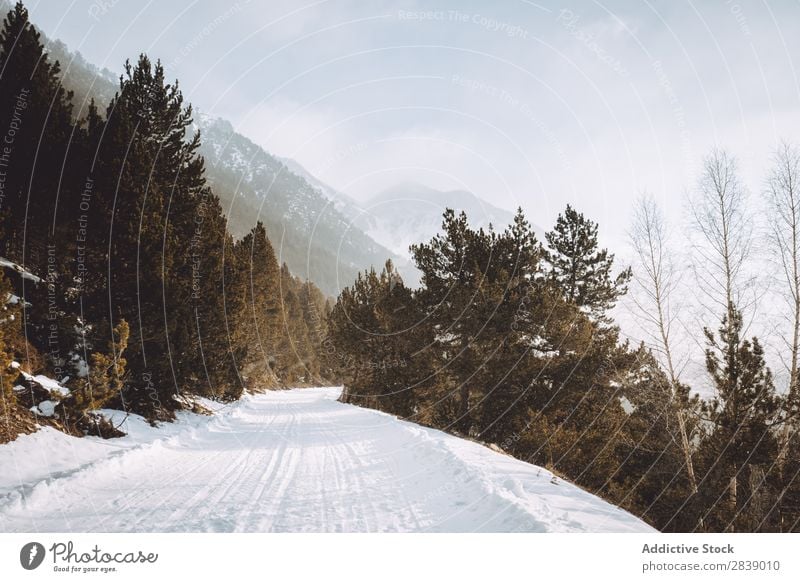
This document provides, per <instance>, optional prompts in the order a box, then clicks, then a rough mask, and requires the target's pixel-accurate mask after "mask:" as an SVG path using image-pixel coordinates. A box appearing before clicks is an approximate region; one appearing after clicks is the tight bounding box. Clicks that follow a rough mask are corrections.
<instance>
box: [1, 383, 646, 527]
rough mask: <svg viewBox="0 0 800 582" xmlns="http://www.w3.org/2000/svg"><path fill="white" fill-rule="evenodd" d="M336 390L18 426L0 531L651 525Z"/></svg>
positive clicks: (5, 477)
mask: <svg viewBox="0 0 800 582" xmlns="http://www.w3.org/2000/svg"><path fill="white" fill-rule="evenodd" d="M338 395H339V389H336V388H314V389H299V390H291V391H284V392H268V393H266V394H261V395H252V396H246V397H245V398H244V399H242V400H241V401H239V402H237V403H235V404H232V405H230V406H226V407H221V408H219V409H218V410H217V412H216V414H215V415H214V416H210V417H205V416H197V415H193V414H189V413H183V414H181V416H180V417H179V420H178V422H176V423H173V424H165V425H162V426H161V427H160V428H157V429H156V428H152V427H150V426H149V425H147V424H146V423H144V422H143V421H142V420H141V419H139V418H136V417H128V418H127V420H126V422H125V426H124V427H123V428H125V429H126V430H127V431H128V432H129V434H128V436H127V437H124V438H122V439H114V440H107V441H103V440H100V439H96V438H84V439H76V438H73V437H70V436H67V435H64V434H63V433H60V432H57V431H55V430H52V429H42V430H40V431H39V432H37V433H35V434H32V435H26V436H21V437H20V438H18V439H17V440H16V441H14V442H12V443H10V444H7V445H3V446H0V467H2V472H0V531H3V532H22V531H25V532H34V531H37V532H38V531H46V532H56V531H78V532H94V531H103V532H107V531H114V532H116V531H132V532H135V531H156V532H162V531H163V532H172V531H223V532H227V531H245V532H336V531H363V532H386V531H402V532H407V531H413V532H422V531H446V532H461V531H468V532H475V531H480V532H485V531H490V532H498V531H500V532H506V531H509V532H510V531H524V532H547V531H559V532H563V531H566V532H586V531H588V532H605V531H619V532H646V531H652V530H651V528H650V527H649V526H647V525H646V524H644V523H643V522H642V521H640V520H639V519H637V518H635V517H633V516H632V515H630V514H629V513H626V512H625V511H622V510H620V509H618V508H616V507H614V506H612V505H610V504H608V503H606V502H604V501H602V500H601V499H599V498H597V497H595V496H593V495H591V494H589V493H587V492H585V491H583V490H581V489H579V488H578V487H575V486H573V485H571V484H569V483H566V482H564V481H561V480H554V479H553V478H552V474H551V473H549V472H548V471H546V470H544V469H541V468H539V467H536V466H534V465H529V464H527V463H523V462H521V461H518V460H515V459H513V458H511V457H508V456H506V455H503V454H501V453H497V452H495V451H492V450H491V449H488V448H486V447H483V446H481V445H478V444H476V443H473V442H470V441H466V440H463V439H459V438H456V437H452V436H449V435H447V434H444V433H442V432H439V431H436V430H430V429H426V428H422V427H420V426H417V425H415V424H412V423H408V422H403V421H399V420H397V419H396V418H394V417H392V416H389V415H386V414H383V413H380V412H375V411H371V410H366V409H362V408H357V407H354V406H348V405H344V404H341V403H339V402H336V398H337V397H338ZM122 418H123V417H122V416H119V415H118V417H117V419H116V421H117V422H118V423H119V422H121V421H122Z"/></svg>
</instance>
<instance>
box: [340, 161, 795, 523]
mask: <svg viewBox="0 0 800 582" xmlns="http://www.w3.org/2000/svg"><path fill="white" fill-rule="evenodd" d="M793 159H795V160H796V159H797V158H796V157H795V158H793ZM785 160H786V158H784V161H785ZM791 168H792V179H794V178H796V177H798V174H797V164H796V163H795V164H794V166H791ZM734 172H735V167H734V166H732V165H731V163H730V159H729V158H727V157H726V156H725V155H724V154H723V153H720V152H715V153H714V154H713V155H712V156H710V157H709V158H708V159H707V160H706V173H705V175H704V181H703V184H705V185H706V186H707V188H706V189H705V190H703V192H704V196H703V199H702V201H701V204H700V205H699V206H698V208H702V209H703V211H702V213H701V214H699V215H698V216H699V217H700V218H701V219H702V222H701V224H700V226H701V228H700V232H701V233H707V234H708V235H709V236H710V237H711V238H710V240H709V241H707V247H706V248H707V249H709V251H708V252H709V253H711V254H713V253H717V256H709V262H708V264H709V265H712V266H713V265H719V266H720V272H719V273H714V272H711V271H710V270H709V271H708V272H706V275H707V276H708V277H709V280H710V281H714V282H716V283H718V284H719V285H718V286H717V287H713V286H711V287H709V288H707V289H706V291H707V292H708V293H709V296H715V297H717V298H718V302H717V305H721V306H722V307H721V309H720V310H719V313H718V318H719V324H718V326H717V328H715V329H705V330H701V331H702V332H703V333H704V335H705V339H706V368H707V373H708V375H709V377H710V378H711V381H712V383H713V387H714V389H715V390H714V394H715V395H714V396H713V397H712V398H710V399H708V400H703V399H701V398H700V397H699V396H698V394H697V391H693V390H691V389H690V386H688V385H687V384H686V383H684V382H683V381H682V380H681V378H680V371H679V369H678V368H677V366H676V365H675V361H674V358H673V357H672V355H671V354H672V351H674V345H673V344H674V342H675V339H674V337H672V336H671V335H670V321H669V320H668V318H669V314H668V310H669V294H670V293H671V291H672V290H673V286H672V282H671V281H670V280H669V278H668V272H667V268H666V267H667V258H668V256H669V255H668V253H669V250H668V249H667V248H665V247H664V246H663V242H664V240H663V222H662V219H661V218H660V215H659V213H658V209H657V207H656V206H655V205H654V204H653V203H652V201H649V200H643V201H642V203H641V205H640V208H639V211H638V213H637V222H636V227H635V228H634V233H635V234H634V235H633V236H634V243H635V244H634V246H635V247H636V249H637V251H638V254H639V257H640V258H641V264H640V265H637V271H636V272H632V271H631V270H630V269H615V268H614V257H613V255H611V254H610V253H608V252H607V251H606V250H604V249H601V248H599V244H598V238H597V237H598V225H597V224H596V223H594V222H592V221H591V220H589V219H587V218H586V217H585V216H583V215H582V214H580V213H579V212H577V211H576V210H575V209H573V208H572V207H570V206H568V207H567V208H566V210H565V211H564V212H563V213H562V214H561V215H560V216H559V217H558V220H557V222H556V224H555V226H554V228H553V229H552V230H551V231H550V232H547V233H546V234H545V239H546V240H545V241H539V240H537V238H536V236H535V234H534V233H533V231H532V229H531V227H530V225H529V223H528V221H527V220H526V218H525V216H524V214H523V213H522V211H521V210H520V211H519V212H518V213H517V215H516V218H515V220H514V224H513V225H512V226H510V227H509V228H508V229H506V230H505V231H503V232H495V231H493V230H491V229H489V230H483V229H479V230H474V229H471V228H470V227H469V226H468V223H467V217H466V216H464V215H463V214H461V215H456V214H455V213H454V212H452V211H449V212H447V213H446V214H445V215H444V221H443V224H442V232H441V233H440V234H438V235H437V236H435V237H434V238H433V239H431V240H430V241H429V242H428V243H425V244H420V245H416V246H414V247H413V249H412V250H413V257H414V261H415V263H416V266H417V268H418V269H419V270H420V271H421V272H422V285H421V287H420V288H419V289H410V288H408V287H406V286H405V285H404V283H403V281H402V279H401V277H400V276H399V275H398V274H397V273H396V271H395V269H394V267H393V265H392V264H391V262H389V263H387V264H386V267H385V269H384V270H383V271H382V272H380V273H378V272H375V271H370V272H366V273H363V274H362V275H361V276H359V278H358V279H357V281H356V282H355V283H354V284H353V285H352V286H350V287H348V288H347V289H345V290H344V291H343V292H342V294H341V296H340V297H339V299H338V301H337V303H336V305H335V307H334V308H333V311H332V313H331V319H330V334H331V343H332V345H333V346H335V350H336V352H337V354H338V357H339V361H341V362H343V365H344V368H345V370H344V375H345V380H344V382H345V392H344V393H343V396H342V399H343V400H344V401H346V402H351V403H354V404H358V405H360V406H367V407H371V408H377V409H380V410H383V411H386V412H389V413H391V414H395V415H398V416H400V417H402V418H407V419H409V420H412V421H414V422H418V423H422V424H425V425H428V426H432V427H436V428H440V429H443V430H445V431H448V432H452V433H455V434H458V435H462V436H466V437H471V438H474V439H477V440H479V441H483V442H488V443H496V444H498V445H499V446H501V447H502V448H503V449H504V450H505V451H506V452H508V453H510V454H512V455H513V456H515V457H517V458H519V459H522V460H525V461H528V462H531V463H535V464H538V465H541V466H544V467H546V468H548V469H550V470H552V471H554V472H556V473H558V474H561V475H563V476H565V477H566V478H567V479H569V480H571V481H573V482H575V483H577V484H579V485H581V486H582V487H584V488H586V489H587V490H589V491H590V492H593V493H595V494H598V495H600V496H602V497H604V498H606V499H608V500H610V501H612V502H613V503H616V504H619V505H620V506H622V507H624V508H625V509H627V510H628V511H630V512H631V513H633V514H634V515H637V516H639V517H641V518H642V519H644V520H645V521H647V522H649V523H651V524H652V525H653V526H654V527H656V528H658V529H660V530H662V531H678V532H691V531H710V532H722V531H797V530H798V528H800V504H798V501H800V499H799V498H798V494H800V480H798V479H797V478H796V477H797V473H798V456H797V450H798V449H797V431H798V427H799V426H800V419H798V415H797V407H798V402H797V387H796V371H794V372H793V375H792V378H794V379H795V380H793V384H792V387H791V388H790V389H789V390H788V391H786V392H785V393H779V392H778V391H777V390H776V388H775V385H774V382H773V379H772V374H771V372H770V370H769V369H768V368H767V366H766V364H765V359H764V348H763V346H762V345H761V343H760V342H759V340H758V338H755V337H753V338H748V337H746V335H745V332H744V331H743V324H742V321H743V320H742V311H741V307H740V304H739V303H737V297H738V295H737V293H736V291H735V288H736V279H737V269H738V266H739V265H740V264H741V261H740V259H741V257H740V256H739V255H735V253H740V252H741V251H742V249H743V248H744V243H743V242H742V239H741V237H739V235H738V234H735V232H736V231H735V230H734V229H736V228H739V231H738V232H744V231H743V230H742V229H741V225H734V224H732V223H731V221H732V220H738V219H740V218H741V217H742V213H743V211H744V209H743V207H742V205H741V203H742V200H741V196H740V192H738V191H736V190H735V189H734V186H733V180H734V179H735V176H734ZM784 177H786V176H785V173H784ZM789 182H791V180H788V181H787V180H784V182H783V183H784V184H786V183H789ZM737 196H738V198H737ZM703 204H705V206H703ZM788 207H789V208H794V214H791V213H790V215H791V216H794V217H795V222H794V224H795V225H796V224H798V223H797V222H796V217H797V210H796V206H792V205H789V206H788ZM784 208H786V206H785V205H784ZM789 224H790V225H791V222H790V223H789ZM791 232H792V231H791V229H790V230H789V234H790V235H791ZM782 240H783V241H784V242H789V241H791V240H792V238H791V236H789V237H784V238H783V239H782ZM795 240H796V239H795ZM790 248H791V249H793V250H792V251H791V252H790V250H789V249H790ZM785 250H786V252H785V254H784V256H786V257H791V256H794V257H795V258H794V265H797V257H798V256H800V255H798V253H797V245H796V242H795V243H794V246H793V247H791V246H790V247H787V248H786V249H785ZM792 253H794V254H793V255H792ZM737 261H739V262H737ZM790 272H791V271H790ZM794 272H795V273H796V272H797V270H796V268H795V271H794ZM634 274H635V275H636V282H637V284H639V285H641V286H643V287H644V289H645V291H646V293H645V294H644V301H643V302H642V303H641V304H640V307H641V308H642V309H643V310H644V312H645V313H646V315H647V321H648V322H649V323H650V324H652V327H653V333H654V337H657V338H658V339H657V341H656V342H655V343H654V344H653V345H646V344H644V343H642V344H639V345H631V344H630V343H629V342H627V341H623V340H621V337H620V330H619V328H618V327H617V325H616V324H615V323H614V321H613V319H612V318H611V315H610V312H611V309H612V307H614V305H615V303H616V302H617V301H618V300H619V299H620V298H621V297H622V296H623V295H624V294H626V293H627V291H628V287H629V284H630V283H631V281H632V278H633V277H634ZM795 297H796V295H795ZM796 313H797V312H795V314H796ZM795 341H796V340H795ZM796 349H797V344H796V343H795V347H794V350H795V352H793V353H796ZM795 359H796V358H794V359H793V361H794V360H795Z"/></svg>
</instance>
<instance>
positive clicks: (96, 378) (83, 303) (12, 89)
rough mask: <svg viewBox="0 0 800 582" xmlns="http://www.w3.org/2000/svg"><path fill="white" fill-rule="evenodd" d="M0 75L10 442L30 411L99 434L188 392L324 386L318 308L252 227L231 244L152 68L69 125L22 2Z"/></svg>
mask: <svg viewBox="0 0 800 582" xmlns="http://www.w3.org/2000/svg"><path fill="white" fill-rule="evenodd" d="M0 63H2V71H3V72H2V79H3V81H2V84H0V127H2V128H3V129H2V131H3V133H4V142H3V150H2V157H0V166H2V176H0V177H1V178H2V181H0V186H2V190H1V191H0V194H1V195H0V232H2V248H0V256H2V257H3V258H4V260H3V266H4V268H3V270H2V272H0V284H2V290H3V291H4V293H5V295H6V296H7V297H10V299H9V301H8V302H7V303H6V304H5V306H4V310H5V315H4V317H3V326H2V332H0V333H1V334H2V335H0V355H1V358H2V359H0V366H2V377H1V378H0V379H1V380H2V396H3V399H2V407H3V409H2V413H0V416H2V417H3V418H4V419H6V424H7V427H6V433H8V434H7V435H6V436H7V437H13V435H14V432H15V428H14V426H11V425H15V426H18V428H19V427H22V426H23V425H25V423H26V422H29V421H30V419H29V418H27V417H28V416H29V412H28V409H29V408H30V407H31V406H33V407H36V406H37V405H38V406H39V408H37V409H36V410H37V411H38V412H37V413H41V414H40V417H46V418H45V419H44V421H46V422H56V423H60V424H61V425H63V427H64V428H65V429H66V430H69V431H76V432H89V433H97V432H103V431H104V430H106V431H109V430H111V429H110V427H107V426H103V424H102V422H101V420H100V418H99V417H98V416H95V415H94V414H93V412H92V411H93V410H96V409H99V408H114V407H116V408H122V409H125V410H128V411H130V412H136V413H139V414H142V415H144V416H146V417H147V418H149V419H169V418H171V417H172V414H173V411H174V410H176V409H177V408H180V407H181V406H185V405H187V404H186V401H185V398H184V397H186V396H191V395H203V396H209V397H215V398H219V399H235V398H238V397H239V396H240V395H241V394H242V392H243V390H245V389H264V388H271V387H280V386H284V385H287V384H288V385H293V386H295V385H303V384H320V383H323V382H324V380H325V379H326V378H329V377H330V374H331V370H329V369H328V368H326V367H325V365H324V364H323V363H322V360H321V358H320V353H321V352H320V343H321V341H322V338H323V337H324V326H325V315H326V311H327V309H328V305H327V299H326V297H325V296H324V295H323V294H322V293H321V292H320V291H319V289H317V288H316V287H315V286H314V285H313V284H312V283H310V282H307V281H304V280H301V279H299V278H297V277H295V276H293V275H292V274H291V273H290V272H289V269H288V268H287V266H286V265H285V264H284V265H280V264H279V263H278V259H277V258H276V253H275V251H274V249H273V247H272V245H271V244H270V241H269V239H268V237H267V232H266V230H265V228H264V226H263V225H262V224H261V223H260V222H259V223H258V224H256V225H255V226H254V227H253V228H252V229H251V230H250V232H248V233H247V234H246V235H245V236H243V237H241V238H238V239H234V237H233V236H232V235H231V234H230V233H229V231H228V229H227V224H226V219H225V216H224V214H223V212H222V209H221V205H220V202H219V199H218V197H217V196H216V195H215V193H214V192H213V191H212V190H211V188H210V187H209V186H208V185H207V183H206V178H205V169H204V160H203V158H202V157H201V156H200V155H199V154H198V149H199V148H200V144H201V136H200V134H199V132H196V133H192V131H191V125H192V109H191V107H190V106H189V105H187V104H186V103H184V101H183V97H182V95H181V91H180V89H179V87H178V84H177V82H176V83H170V82H168V81H167V80H166V78H165V75H164V70H163V67H162V66H161V65H160V64H159V63H153V62H151V61H150V59H149V58H148V57H146V56H144V55H142V56H141V57H139V59H138V60H137V61H136V62H135V63H126V65H125V74H124V75H123V76H122V78H121V79H120V82H119V87H118V89H117V91H116V94H115V96H114V97H113V99H112V100H111V102H110V104H109V105H108V106H107V107H106V108H104V109H103V110H100V109H99V108H98V107H96V106H95V105H94V103H93V102H92V103H90V104H89V106H88V107H84V108H83V109H82V111H85V115H83V116H81V117H79V118H78V119H77V120H76V119H75V117H76V116H75V114H74V108H75V107H76V104H75V103H74V101H73V95H72V93H69V92H67V91H65V89H64V88H63V87H62V85H61V82H60V68H59V67H60V65H59V63H58V62H53V61H51V60H50V59H49V58H48V56H47V54H46V53H45V52H44V49H43V46H42V43H41V41H40V35H39V33H38V32H37V31H36V30H35V28H34V27H33V26H32V25H31V23H29V22H28V14H27V11H26V9H25V8H24V7H23V6H22V4H21V3H18V4H17V5H16V6H15V7H14V8H13V10H11V11H10V12H9V13H8V14H7V16H6V17H5V20H4V22H3V27H2V31H1V32H0ZM78 107H81V106H80V104H79V105H78ZM38 374H43V375H45V376H48V377H50V378H52V379H55V380H56V381H57V382H58V383H59V384H60V385H61V389H60V390H59V391H58V392H59V394H58V395H55V394H54V393H53V391H52V390H50V391H48V390H44V389H43V386H42V384H41V382H39V381H37V380H36V379H35V377H36V375H38ZM48 392H49V393H48ZM42 400H45V401H46V402H47V405H46V406H41V405H40V402H41V401H42ZM45 409H46V412H45ZM26 419H27V420H26ZM41 419H42V418H40V420H41ZM48 419H49V420H48ZM15 423H16V424H15ZM111 432H113V431H111Z"/></svg>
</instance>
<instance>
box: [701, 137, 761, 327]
mask: <svg viewBox="0 0 800 582" xmlns="http://www.w3.org/2000/svg"><path fill="white" fill-rule="evenodd" d="M691 213H692V217H693V222H694V227H695V229H696V230H697V232H698V233H699V234H700V235H701V237H702V239H703V241H702V243H703V244H700V245H697V246H696V247H695V251H696V252H697V254H698V258H699V259H700V260H699V261H698V262H697V263H698V264H696V265H695V273H696V275H697V279H698V283H699V288H700V291H701V292H702V293H703V294H704V296H705V297H706V298H707V299H709V300H710V301H711V302H712V305H711V306H712V307H716V309H715V311H716V310H719V311H721V312H722V313H723V314H725V316H726V317H727V319H728V321H731V320H732V319H733V310H734V309H735V308H736V307H737V306H738V307H740V308H742V307H744V305H742V304H741V299H742V297H741V294H742V291H743V290H744V288H745V287H746V286H747V284H748V283H749V281H747V280H746V277H747V273H745V266H746V263H747V260H748V258H749V256H750V250H751V246H752V233H753V227H752V223H751V221H750V217H749V216H748V214H747V201H746V193H745V190H744V188H743V187H742V184H741V182H740V181H739V178H738V176H737V169H736V161H735V160H734V158H733V157H732V156H730V155H729V154H728V153H727V152H725V151H724V150H719V149H717V150H714V151H712V152H711V154H709V155H708V156H707V157H706V158H705V160H704V163H703V172H702V174H701V177H700V180H699V183H698V189H697V196H696V197H695V198H694V199H693V200H692V201H691Z"/></svg>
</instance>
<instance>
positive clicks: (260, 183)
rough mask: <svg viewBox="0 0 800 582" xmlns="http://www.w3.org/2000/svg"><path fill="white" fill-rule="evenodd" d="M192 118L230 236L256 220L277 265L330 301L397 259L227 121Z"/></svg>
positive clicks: (280, 162) (278, 160) (275, 158)
mask: <svg viewBox="0 0 800 582" xmlns="http://www.w3.org/2000/svg"><path fill="white" fill-rule="evenodd" d="M197 118H198V119H197V127H198V128H199V129H200V132H201V136H202V146H201V148H200V151H201V153H202V154H203V156H205V158H206V163H207V164H206V176H207V178H208V181H209V183H210V184H211V186H212V188H213V190H214V192H215V193H216V194H217V196H219V197H220V200H221V201H222V206H223V209H224V210H225V212H226V214H227V215H228V224H229V228H230V230H231V232H232V233H233V234H234V235H235V236H241V235H243V234H244V233H245V232H247V230H249V229H250V228H252V226H253V225H254V224H255V222H256V221H257V220H261V221H262V222H263V223H264V224H265V226H266V227H267V233H268V234H269V236H270V238H271V240H272V243H273V245H274V246H275V250H276V252H277V253H278V255H279V258H280V260H281V261H282V262H283V261H285V262H286V263H287V264H288V265H289V268H290V269H291V271H292V273H293V274H295V275H300V276H301V277H303V278H307V279H311V280H312V281H314V282H315V283H316V284H317V286H319V287H320V289H322V290H323V291H324V292H325V293H327V294H329V295H337V294H338V292H339V290H340V289H341V288H342V287H343V286H345V285H349V284H350V283H352V281H353V280H354V279H355V277H356V274H357V273H358V272H359V271H361V270H364V269H367V268H369V267H375V268H378V269H379V268H381V267H382V266H383V264H384V263H385V262H386V260H387V259H389V258H397V257H396V256H395V255H394V254H393V253H392V252H391V251H389V250H388V249H386V248H384V247H382V246H381V245H379V244H378V243H376V242H375V241H374V240H372V239H371V238H370V237H369V236H367V235H366V234H365V233H363V232H362V231H361V230H359V229H358V228H355V227H354V226H353V224H352V221H351V220H350V219H348V218H347V217H346V216H345V215H344V214H342V212H340V211H339V209H337V207H336V205H335V204H334V203H332V202H331V201H330V200H328V199H327V198H326V197H325V196H324V195H323V194H322V193H321V192H320V191H319V190H318V188H317V187H315V186H314V185H312V184H310V183H309V182H308V181H306V180H305V179H304V178H303V177H301V176H298V175H297V174H295V173H293V172H291V171H289V169H288V168H287V167H286V165H284V163H283V162H282V161H281V160H280V159H278V158H277V157H275V156H273V155H271V154H269V153H268V152H266V151H265V150H264V149H263V148H261V147H260V146H258V145H257V144H255V143H253V142H252V141H250V140H249V139H247V138H246V137H244V136H243V135H241V134H239V133H237V132H235V131H234V129H233V127H232V126H231V124H230V123H228V122H227V121H225V120H222V119H213V118H210V117H208V116H204V115H198V116H197Z"/></svg>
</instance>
